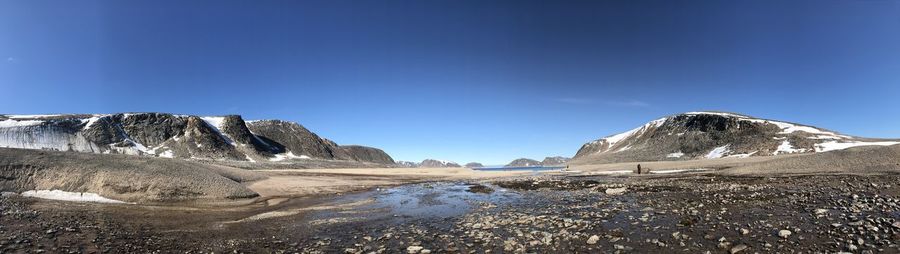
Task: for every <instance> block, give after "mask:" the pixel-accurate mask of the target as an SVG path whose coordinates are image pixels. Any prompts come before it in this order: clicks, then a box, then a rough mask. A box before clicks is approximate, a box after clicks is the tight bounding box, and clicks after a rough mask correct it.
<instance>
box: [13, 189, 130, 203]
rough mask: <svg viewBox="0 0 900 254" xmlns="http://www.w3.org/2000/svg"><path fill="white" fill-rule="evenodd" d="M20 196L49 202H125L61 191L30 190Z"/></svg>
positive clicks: (88, 194) (95, 195)
mask: <svg viewBox="0 0 900 254" xmlns="http://www.w3.org/2000/svg"><path fill="white" fill-rule="evenodd" d="M22 196H26V197H35V198H43V199H51V200H62V201H75V202H93V203H112V204H125V202H123V201H119V200H115V199H108V198H104V197H102V196H100V195H98V194H96V193H90V192H68V191H61V190H30V191H26V192H22Z"/></svg>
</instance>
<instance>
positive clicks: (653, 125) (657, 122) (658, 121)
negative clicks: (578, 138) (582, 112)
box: [591, 117, 668, 152]
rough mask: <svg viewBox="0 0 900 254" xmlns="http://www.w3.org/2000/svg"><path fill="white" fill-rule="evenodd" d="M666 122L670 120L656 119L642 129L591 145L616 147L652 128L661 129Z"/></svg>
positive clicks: (635, 129) (638, 128) (641, 127)
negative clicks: (603, 144)
mask: <svg viewBox="0 0 900 254" xmlns="http://www.w3.org/2000/svg"><path fill="white" fill-rule="evenodd" d="M666 120H668V118H667V117H663V118H660V119H656V120H653V121H650V122H649V123H646V124H644V125H641V126H640V127H637V128H634V129H632V130H630V131H626V132H623V133H619V134H616V135H612V136H608V137H605V138H602V139H598V140H595V141H593V142H591V144H598V143H602V142H606V143H608V144H609V147H612V146H613V145H615V144H616V143H619V142H620V141H622V140H624V139H627V138H630V137H633V136H637V135H640V134H643V133H644V132H646V131H647V130H649V129H651V128H659V127H660V126H662V125H663V124H665V123H666ZM625 150H628V149H627V148H623V150H619V151H625ZM598 152H605V151H598Z"/></svg>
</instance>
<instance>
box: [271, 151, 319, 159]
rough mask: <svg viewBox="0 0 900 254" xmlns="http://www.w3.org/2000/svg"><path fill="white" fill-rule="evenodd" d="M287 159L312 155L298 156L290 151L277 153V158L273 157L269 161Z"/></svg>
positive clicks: (306, 157)
mask: <svg viewBox="0 0 900 254" xmlns="http://www.w3.org/2000/svg"><path fill="white" fill-rule="evenodd" d="M286 159H310V157H309V156H306V155H302V154H301V155H300V156H297V155H294V152H291V151H288V152H286V153H279V154H275V158H271V159H269V161H283V160H286Z"/></svg>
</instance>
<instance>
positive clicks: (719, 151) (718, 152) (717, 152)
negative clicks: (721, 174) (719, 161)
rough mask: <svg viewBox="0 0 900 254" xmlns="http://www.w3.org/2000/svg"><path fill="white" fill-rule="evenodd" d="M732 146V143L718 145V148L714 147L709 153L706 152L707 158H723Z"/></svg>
mask: <svg viewBox="0 0 900 254" xmlns="http://www.w3.org/2000/svg"><path fill="white" fill-rule="evenodd" d="M730 146H731V144H727V145H724V146H720V147H716V148H714V149H712V150H711V151H709V153H708V154H706V156H705V157H706V158H707V159H715V158H722V156H725V154H726V153H728V152H729V151H730V149H729V147H730Z"/></svg>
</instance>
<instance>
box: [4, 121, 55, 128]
mask: <svg viewBox="0 0 900 254" xmlns="http://www.w3.org/2000/svg"><path fill="white" fill-rule="evenodd" d="M43 122H44V121H39V120H13V119H8V120H3V121H0V128H13V127H28V126H35V125H40V124H41V123H43Z"/></svg>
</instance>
